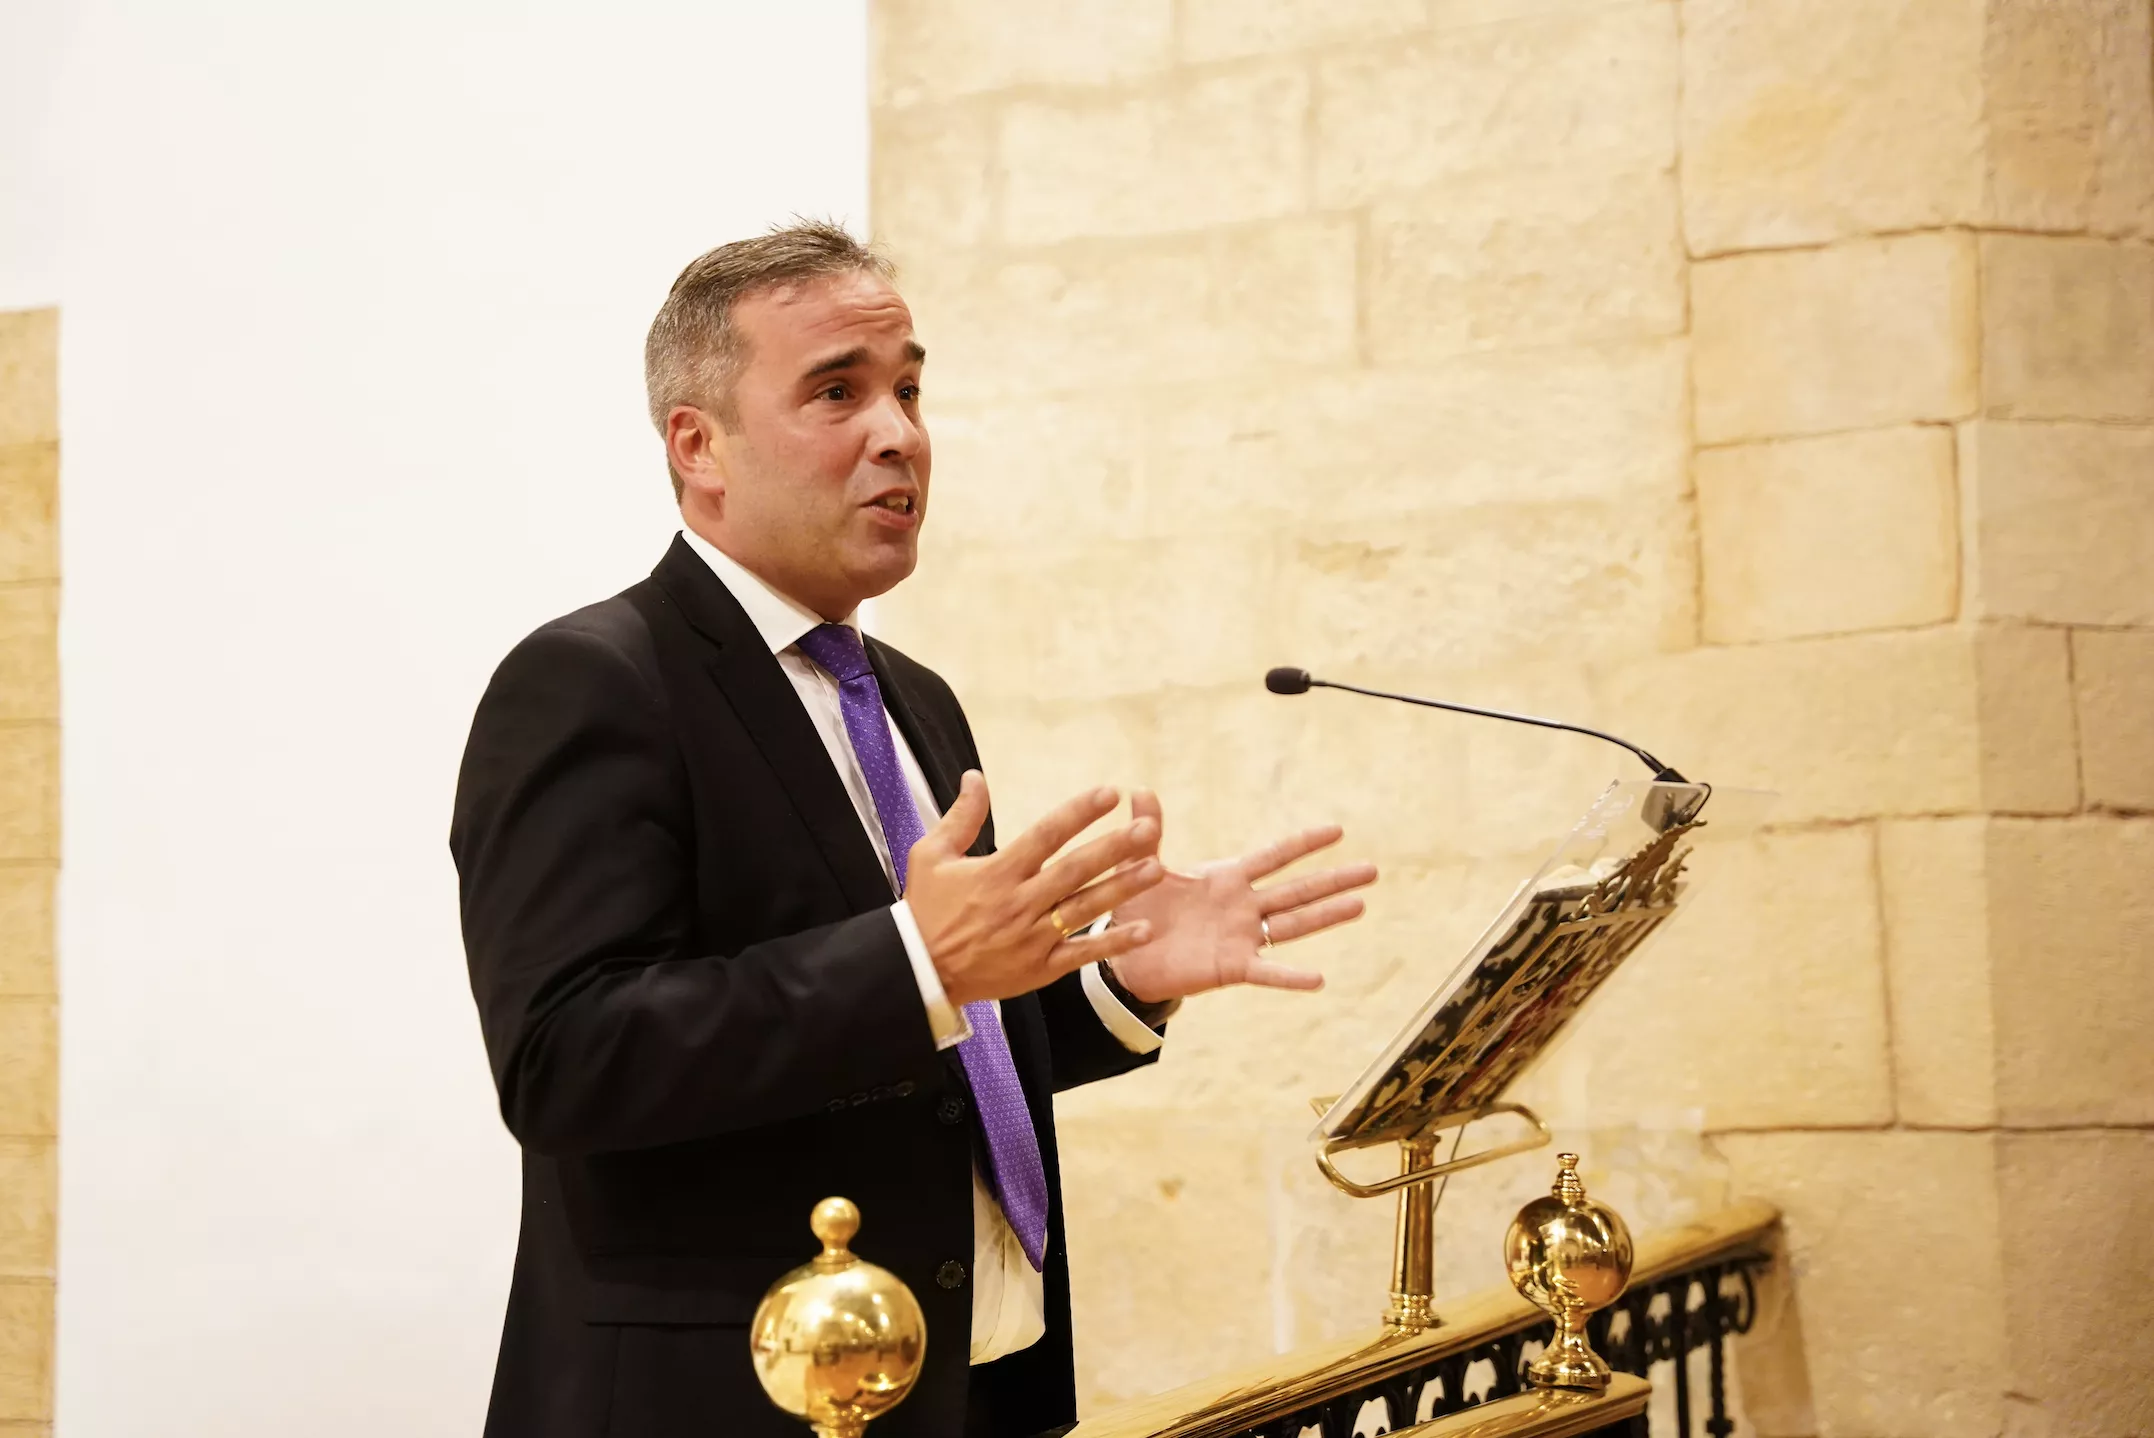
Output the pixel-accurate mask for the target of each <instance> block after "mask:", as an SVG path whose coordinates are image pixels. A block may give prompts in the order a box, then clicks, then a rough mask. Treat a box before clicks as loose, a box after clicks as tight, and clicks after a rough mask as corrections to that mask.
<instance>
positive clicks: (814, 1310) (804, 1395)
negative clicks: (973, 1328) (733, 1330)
mask: <svg viewBox="0 0 2154 1438" xmlns="http://www.w3.org/2000/svg"><path fill="white" fill-rule="evenodd" d="M808 1227H809V1228H810V1229H811V1230H813V1231H814V1234H815V1236H816V1238H818V1239H819V1240H821V1242H822V1245H823V1251H822V1252H821V1253H819V1254H817V1255H816V1256H815V1257H814V1258H813V1259H811V1260H810V1261H809V1262H807V1263H804V1264H802V1265H801V1266H800V1267H798V1268H796V1269H794V1270H793V1271H792V1272H791V1273H788V1274H786V1275H785V1276H784V1277H783V1278H781V1279H779V1280H778V1281H777V1282H776V1283H774V1284H772V1285H771V1287H770V1291H769V1292H767V1293H765V1294H764V1295H763V1301H762V1303H760V1304H759V1305H757V1307H756V1310H755V1321H754V1323H753V1324H751V1325H750V1327H749V1330H748V1345H749V1351H750V1353H751V1355H752V1356H753V1358H754V1360H755V1376H756V1377H757V1378H758V1379H760V1380H761V1381H762V1384H763V1391H764V1392H765V1393H768V1394H769V1395H770V1401H771V1402H773V1403H775V1404H777V1405H778V1406H779V1407H780V1408H783V1409H784V1410H785V1411H786V1412H788V1413H790V1414H792V1415H793V1416H794V1417H796V1418H805V1419H806V1420H807V1421H808V1423H809V1426H811V1427H812V1428H813V1429H814V1430H815V1431H816V1433H818V1434H820V1435H822V1438H860V1435H861V1434H862V1432H863V1431H864V1430H865V1429H866V1428H867V1425H868V1421H869V1420H870V1419H873V1418H877V1417H880V1416H881V1415H882V1414H884V1413H886V1412H888V1411H889V1410H890V1409H892V1408H894V1407H896V1406H897V1405H898V1402H899V1401H900V1400H901V1399H903V1398H904V1396H905V1395H906V1393H908V1392H909V1391H911V1389H912V1385H913V1380H914V1379H916V1378H918V1377H919V1376H920V1364H921V1361H922V1360H923V1359H924V1358H925V1357H926V1355H927V1320H926V1319H925V1318H924V1317H923V1316H922V1315H921V1313H920V1303H919V1300H917V1299H915V1298H914V1297H913V1295H912V1290H911V1289H910V1288H907V1287H906V1286H905V1284H904V1282H903V1281H902V1280H900V1279H899V1278H898V1276H897V1275H896V1274H894V1273H892V1272H890V1271H889V1270H888V1269H884V1268H878V1267H876V1266H875V1265H874V1264H872V1263H863V1262H861V1261H860V1259H858V1258H856V1257H854V1255H853V1253H852V1251H851V1250H850V1249H848V1248H847V1247H846V1245H847V1244H849V1243H851V1242H852V1241H853V1235H854V1234H856V1233H858V1232H859V1231H860V1210H859V1209H857V1208H855V1207H854V1206H853V1205H852V1203H851V1202H850V1201H849V1200H847V1199H843V1198H826V1199H824V1200H823V1201H822V1202H821V1203H818V1204H817V1205H815V1213H814V1215H813V1216H812V1217H810V1218H809V1220H808Z"/></svg>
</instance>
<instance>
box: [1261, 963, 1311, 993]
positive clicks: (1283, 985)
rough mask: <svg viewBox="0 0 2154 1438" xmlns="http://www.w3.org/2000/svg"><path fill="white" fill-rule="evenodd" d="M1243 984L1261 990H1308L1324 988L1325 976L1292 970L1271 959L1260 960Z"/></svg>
mask: <svg viewBox="0 0 2154 1438" xmlns="http://www.w3.org/2000/svg"><path fill="white" fill-rule="evenodd" d="M1242 982H1243V983H1245V984H1255V985H1256V986H1257V987H1258V988H1261V989H1304V990H1307V989H1320V988H1322V987H1324V976H1323V975H1322V974H1320V973H1317V972H1316V971H1315V970H1313V969H1297V968H1291V967H1289V966H1288V965H1286V964H1282V963H1278V962H1275V961H1274V960H1271V959H1258V960H1257V961H1256V962H1255V963H1253V964H1251V965H1250V966H1249V972H1248V974H1247V975H1246V976H1244V977H1243V979H1242Z"/></svg>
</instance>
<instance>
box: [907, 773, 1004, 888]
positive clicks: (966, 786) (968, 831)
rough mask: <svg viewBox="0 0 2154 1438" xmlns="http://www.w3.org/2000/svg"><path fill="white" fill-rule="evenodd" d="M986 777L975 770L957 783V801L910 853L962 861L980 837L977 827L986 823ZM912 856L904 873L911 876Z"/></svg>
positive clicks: (922, 836) (945, 811) (953, 802)
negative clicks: (923, 852)
mask: <svg viewBox="0 0 2154 1438" xmlns="http://www.w3.org/2000/svg"><path fill="white" fill-rule="evenodd" d="M987 809H988V804H987V776H986V775H985V774H982V773H981V772H980V771H979V770H977V769H967V770H966V771H965V774H964V777H963V778H961V779H959V780H958V781H957V797H956V798H955V799H953V800H951V801H950V807H949V808H948V809H945V810H944V811H943V815H942V817H941V818H940V819H937V820H936V821H935V827H934V828H932V829H930V830H928V831H927V832H926V833H925V834H922V835H921V836H920V841H919V842H918V843H916V844H914V845H913V846H912V853H913V854H918V853H920V852H921V851H922V850H925V851H926V852H927V853H928V854H929V855H931V856H932V857H934V858H938V859H957V858H962V857H963V856H964V854H965V852H966V851H967V850H968V849H970V848H971V847H972V846H973V843H974V842H975V841H976V840H978V838H979V837H980V826H981V825H982V824H985V823H986V822H987ZM911 863H912V859H911V855H907V857H906V864H907V872H908V873H909V872H911Z"/></svg>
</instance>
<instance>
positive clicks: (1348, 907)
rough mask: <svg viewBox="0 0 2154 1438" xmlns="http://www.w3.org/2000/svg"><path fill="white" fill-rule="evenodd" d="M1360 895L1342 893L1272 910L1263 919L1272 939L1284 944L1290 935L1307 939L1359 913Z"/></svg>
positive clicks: (1353, 917) (1351, 919) (1350, 919)
mask: <svg viewBox="0 0 2154 1438" xmlns="http://www.w3.org/2000/svg"><path fill="white" fill-rule="evenodd" d="M1361 909H1362V903H1361V896H1360V895H1358V894H1341V895H1340V896H1339V897H1337V898H1335V899H1326V900H1324V901H1323V902H1322V903H1317V904H1309V905H1306V906H1304V907H1302V908H1299V909H1288V910H1287V911H1286V912H1285V913H1281V914H1272V915H1270V916H1269V917H1268V918H1267V919H1266V920H1265V922H1266V923H1268V924H1270V925H1271V941H1272V942H1273V943H1275V944H1283V943H1286V942H1288V941H1289V940H1292V939H1306V938H1308V937H1309V935H1311V934H1320V933H1322V932H1323V931H1324V930H1326V929H1334V928H1337V927H1338V926H1339V925H1341V924H1345V923H1350V922H1352V921H1353V920H1355V919H1358V918H1360V917H1361Z"/></svg>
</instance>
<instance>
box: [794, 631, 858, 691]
mask: <svg viewBox="0 0 2154 1438" xmlns="http://www.w3.org/2000/svg"><path fill="white" fill-rule="evenodd" d="M800 652H801V653H803V654H805V655H807V656H808V657H809V658H810V659H813V660H814V661H815V662H816V663H818V664H820V665H822V666H823V667H824V668H825V669H827V670H829V671H830V674H831V677H832V678H834V679H836V680H837V681H838V682H839V683H840V684H843V683H844V682H845V681H846V680H848V679H858V678H859V677H860V676H861V675H863V674H872V673H873V672H874V671H873V670H872V669H870V668H869V667H868V651H867V646H866V645H864V644H862V643H861V642H860V635H859V634H858V633H857V632H856V631H855V630H854V629H853V627H852V626H851V625H850V624H818V625H817V626H816V627H815V628H813V629H811V630H809V631H808V632H807V633H806V634H803V635H801V636H800Z"/></svg>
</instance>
